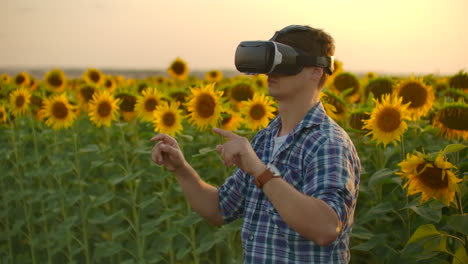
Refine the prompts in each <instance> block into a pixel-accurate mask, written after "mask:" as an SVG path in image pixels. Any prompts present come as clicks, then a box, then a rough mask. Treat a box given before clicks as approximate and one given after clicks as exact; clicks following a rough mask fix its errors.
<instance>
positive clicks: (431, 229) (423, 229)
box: [406, 224, 441, 245]
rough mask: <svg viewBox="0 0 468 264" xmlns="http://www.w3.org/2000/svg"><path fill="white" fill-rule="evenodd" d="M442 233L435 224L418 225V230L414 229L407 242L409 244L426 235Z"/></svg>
mask: <svg viewBox="0 0 468 264" xmlns="http://www.w3.org/2000/svg"><path fill="white" fill-rule="evenodd" d="M440 235H441V234H440V232H439V231H438V230H437V229H436V228H435V226H434V225H431V224H428V225H422V226H420V227H418V229H416V231H414V233H413V235H412V236H411V238H410V239H409V240H408V242H407V243H406V244H407V245H408V244H411V243H414V242H416V241H418V240H421V239H423V238H426V237H430V236H440Z"/></svg>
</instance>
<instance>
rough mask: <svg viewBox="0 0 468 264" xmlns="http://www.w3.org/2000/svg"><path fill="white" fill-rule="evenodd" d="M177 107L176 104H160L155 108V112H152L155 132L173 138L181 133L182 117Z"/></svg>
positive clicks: (177, 104)
mask: <svg viewBox="0 0 468 264" xmlns="http://www.w3.org/2000/svg"><path fill="white" fill-rule="evenodd" d="M179 105H180V104H179V103H178V102H175V103H166V102H162V103H161V104H160V105H158V106H156V110H155V111H154V112H153V117H154V119H153V125H154V131H155V132H158V133H165V134H168V135H171V136H175V135H177V134H179V133H180V132H181V131H182V129H183V126H182V120H183V117H182V110H180V109H179Z"/></svg>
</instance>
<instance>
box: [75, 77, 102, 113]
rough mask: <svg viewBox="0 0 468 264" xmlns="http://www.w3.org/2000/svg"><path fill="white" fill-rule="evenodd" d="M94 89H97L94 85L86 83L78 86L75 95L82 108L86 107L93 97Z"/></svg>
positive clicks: (85, 108)
mask: <svg viewBox="0 0 468 264" xmlns="http://www.w3.org/2000/svg"><path fill="white" fill-rule="evenodd" d="M96 91H97V89H96V87H95V86H94V85H91V84H87V83H83V84H81V86H80V87H79V88H78V91H77V93H76V95H77V97H78V100H79V102H80V106H81V108H83V110H87V109H88V106H89V102H90V101H91V100H92V99H93V95H94V93H95V92H96Z"/></svg>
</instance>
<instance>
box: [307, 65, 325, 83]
mask: <svg viewBox="0 0 468 264" xmlns="http://www.w3.org/2000/svg"><path fill="white" fill-rule="evenodd" d="M322 75H323V68H322V67H309V78H310V79H311V80H315V81H318V80H320V78H322Z"/></svg>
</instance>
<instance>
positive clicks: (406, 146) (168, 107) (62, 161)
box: [0, 58, 468, 264]
mask: <svg viewBox="0 0 468 264" xmlns="http://www.w3.org/2000/svg"><path fill="white" fill-rule="evenodd" d="M0 74H1V73H0ZM36 78H37V77H36ZM36 78H35V77H33V76H31V75H30V73H28V72H20V73H17V74H16V75H12V76H9V75H8V74H6V73H4V74H2V75H0V193H1V196H0V197H1V199H0V208H1V209H0V263H34V264H36V263H86V264H90V263H127V264H130V263H138V264H140V263H171V264H172V263H242V246H241V240H240V228H241V224H242V220H237V221H235V222H233V223H231V224H228V225H225V226H222V227H213V226H210V225H209V224H208V223H206V222H205V221H204V220H203V219H202V218H200V217H199V216H198V215H197V214H196V213H195V212H193V211H192V210H191V208H190V206H189V204H188V203H187V201H186V200H185V198H184V196H183V193H182V191H181V189H180V187H179V186H178V184H177V181H176V179H175V177H174V176H173V175H172V174H171V173H170V172H168V171H166V170H165V169H164V168H162V167H159V166H157V165H156V164H154V163H153V162H152V161H151V158H150V154H151V149H152V147H153V144H154V143H152V142H150V139H151V138H152V137H153V136H154V135H155V134H156V133H167V134H170V135H172V136H174V137H175V138H176V139H177V140H178V141H179V144H180V146H181V148H182V149H183V152H184V154H185V157H186V159H187V161H188V162H189V163H190V164H191V165H192V166H193V167H194V168H195V169H196V170H197V172H198V173H199V174H200V176H201V177H202V178H203V179H204V180H205V181H207V182H208V183H210V184H212V185H214V186H220V185H221V184H222V183H223V182H224V181H225V179H226V178H227V177H228V176H229V175H230V173H231V172H232V168H226V167H225V166H224V165H223V163H222V162H221V159H220V157H219V156H218V154H217V152H216V151H215V146H216V145H217V144H219V143H222V142H223V139H222V138H221V137H220V136H218V135H216V134H214V133H213V132H211V128H212V127H220V128H223V129H226V130H230V131H234V132H235V133H237V134H240V135H242V136H245V137H247V138H249V139H251V138H252V137H253V136H254V135H255V133H256V132H258V131H259V130H260V129H262V128H264V127H266V126H267V125H268V123H269V121H270V120H271V119H272V118H274V117H275V116H276V115H277V105H276V102H275V101H274V100H273V99H272V98H270V97H269V96H268V88H267V79H266V76H264V75H238V76H232V77H226V76H223V73H222V72H221V71H219V70H212V71H209V72H206V75H204V76H198V77H196V76H194V75H192V74H191V73H190V69H189V67H188V65H187V63H186V62H185V61H184V60H182V59H181V58H177V59H175V60H174V61H173V62H172V64H171V65H169V67H168V69H167V74H163V75H158V76H150V77H146V78H141V79H135V78H128V77H125V76H114V75H110V74H105V73H103V72H102V71H101V70H99V69H94V68H89V69H87V70H85V71H84V72H83V75H82V76H81V77H79V78H69V77H67V76H66V75H65V73H64V71H63V70H61V69H58V68H57V69H52V70H50V71H48V72H47V73H46V74H45V75H44V76H41V77H40V78H37V79H36ZM467 92H468V73H466V72H464V71H460V72H458V73H453V75H450V76H435V75H431V74H430V75H424V76H415V75H411V76H405V77H400V76H378V75H377V74H375V73H372V72H369V73H367V74H366V75H364V76H360V77H358V76H357V75H356V74H354V73H352V72H348V71H345V70H344V67H343V63H342V62H340V61H335V71H334V73H333V74H332V75H331V76H330V78H329V79H328V81H327V83H326V86H325V88H324V90H323V92H322V93H321V99H320V100H321V101H322V103H323V104H324V106H325V108H326V110H327V113H328V114H329V115H330V116H331V117H332V118H333V119H334V120H335V121H336V122H337V123H338V124H340V125H341V126H342V127H343V128H344V129H345V130H346V131H347V132H348V133H349V135H350V137H351V138H352V139H353V141H354V144H355V145H356V147H357V150H358V153H359V156H360V159H361V163H362V169H363V170H362V174H361V183H360V193H359V198H358V203H357V208H356V212H355V224H354V228H353V232H352V234H351V240H350V250H351V263H450V264H462V263H468V256H467V252H468V214H467V211H468V184H467V182H468V181H467V179H468V155H467V154H468V148H467V147H468V144H467V139H468V105H467V102H468V93H467Z"/></svg>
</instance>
